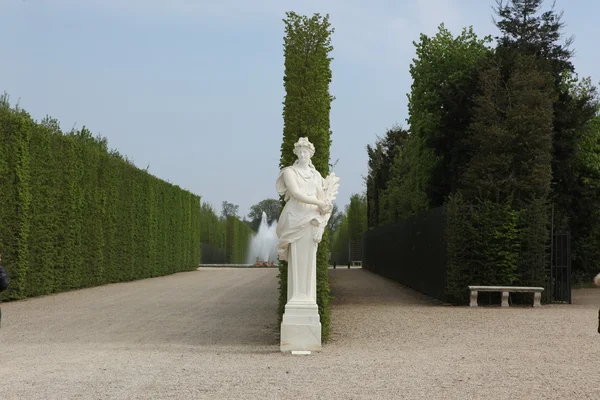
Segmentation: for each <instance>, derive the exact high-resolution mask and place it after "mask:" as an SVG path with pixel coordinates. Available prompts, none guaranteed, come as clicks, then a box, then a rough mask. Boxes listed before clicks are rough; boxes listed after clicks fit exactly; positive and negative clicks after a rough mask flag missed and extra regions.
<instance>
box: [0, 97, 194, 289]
mask: <svg viewBox="0 0 600 400" xmlns="http://www.w3.org/2000/svg"><path fill="white" fill-rule="evenodd" d="M0 198H1V199H2V207H0V247H1V248H2V261H3V264H4V266H5V267H6V269H7V270H8V272H9V274H10V276H11V287H10V289H9V290H8V291H6V292H4V293H3V294H2V296H3V298H4V299H23V298H26V297H32V296H39V295H44V294H49V293H55V292H61V291H66V290H71V289H78V288H84V287H90V286H96V285H102V284H105V283H111V282H122V281H130V280H135V279H144V278H149V277H154V276H160V275H166V274H171V273H174V272H180V271H188V270H193V269H194V268H196V267H197V265H198V263H199V260H200V246H199V243H200V198H199V196H196V195H194V194H192V193H190V192H188V191H185V190H183V189H181V188H179V187H178V186H175V185H172V184H170V183H167V182H165V181H162V180H160V179H158V178H156V177H155V176H153V175H150V174H149V173H148V172H146V171H144V170H140V169H138V168H136V167H135V166H134V165H133V164H132V163H131V162H129V161H128V160H126V159H124V158H123V157H122V156H120V155H119V154H118V153H116V152H109V151H108V150H107V146H106V141H105V140H104V139H98V138H94V137H93V136H92V135H91V133H90V132H89V131H88V130H87V129H85V128H83V129H81V130H80V131H77V132H70V133H66V134H64V133H62V132H61V131H60V129H59V127H58V123H57V122H56V121H54V120H51V119H48V118H47V119H45V120H43V121H42V122H40V123H37V122H34V121H33V120H32V118H31V117H30V116H29V115H28V114H27V113H26V112H25V111H23V110H19V109H13V108H11V107H10V105H9V103H8V99H7V96H4V97H2V98H1V99H0Z"/></svg>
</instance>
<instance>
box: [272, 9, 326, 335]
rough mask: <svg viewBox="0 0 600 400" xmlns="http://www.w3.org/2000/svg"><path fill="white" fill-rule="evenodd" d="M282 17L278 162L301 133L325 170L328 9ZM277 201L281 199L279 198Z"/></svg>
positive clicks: (320, 297) (322, 258) (289, 154)
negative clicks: (308, 14)
mask: <svg viewBox="0 0 600 400" xmlns="http://www.w3.org/2000/svg"><path fill="white" fill-rule="evenodd" d="M286 16H287V18H286V19H284V23H285V32H286V35H285V37H284V56H285V75H284V78H283V82H284V87H285V91H286V95H285V100H284V103H283V141H282V144H281V159H280V163H279V166H280V168H283V167H287V166H290V165H292V164H293V162H294V161H295V160H296V156H295V155H294V153H293V150H294V144H295V143H296V142H297V141H298V139H299V138H301V137H307V138H308V140H310V142H311V143H313V144H314V146H315V155H314V156H313V158H312V162H313V164H314V166H315V168H316V169H317V171H319V173H320V174H321V175H322V176H323V177H326V176H327V175H328V174H329V147H330V146H331V130H330V123H329V114H330V111H331V102H332V100H333V96H331V94H330V93H329V84H330V82H331V68H330V65H331V60H332V58H331V57H330V56H329V53H330V52H331V51H332V50H333V46H331V35H332V33H333V29H332V28H331V24H330V23H329V15H326V16H324V17H322V16H321V15H319V14H314V15H313V16H312V17H310V18H309V17H306V16H301V15H298V14H296V13H294V12H288V13H286ZM282 205H283V199H282ZM328 268H329V233H328V230H325V233H324V234H323V238H322V240H321V243H320V244H319V248H318V250H317V305H318V306H319V316H320V318H321V336H322V339H323V340H327V338H328V337H329V322H330V306H329V297H330V294H329V278H328ZM279 271H280V275H279V318H280V321H281V319H282V318H283V312H284V308H285V304H286V302H287V263H285V262H282V263H280V266H279Z"/></svg>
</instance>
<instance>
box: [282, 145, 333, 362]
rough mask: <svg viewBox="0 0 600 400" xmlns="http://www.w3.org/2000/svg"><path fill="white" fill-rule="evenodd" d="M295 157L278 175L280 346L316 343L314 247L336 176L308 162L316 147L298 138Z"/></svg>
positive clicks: (306, 346) (290, 347) (310, 347)
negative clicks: (283, 278) (283, 280)
mask: <svg viewBox="0 0 600 400" xmlns="http://www.w3.org/2000/svg"><path fill="white" fill-rule="evenodd" d="M294 154H296V156H297V157H298V160H296V162H294V165H292V166H289V167H285V168H283V169H282V170H281V172H280V173H279V177H278V178H277V183H276V187H277V192H278V193H279V195H283V196H284V199H285V201H286V204H285V207H284V208H283V211H282V212H281V215H280V217H279V221H278V223H277V237H278V239H279V242H278V245H277V255H278V256H279V259H280V260H282V261H287V262H288V281H287V304H286V306H285V312H284V315H283V322H282V324H281V350H282V351H306V350H308V351H310V350H319V349H320V348H321V322H320V319H319V312H318V308H317V301H316V300H317V299H316V290H317V268H316V256H317V246H318V244H319V242H320V241H321V238H322V237H323V232H324V230H325V228H326V226H327V221H328V220H329V217H331V211H332V208H333V206H332V203H333V200H334V199H335V196H336V195H337V192H338V188H339V184H338V181H339V178H338V177H337V176H335V174H334V173H331V174H330V175H329V176H327V178H326V179H323V178H322V177H321V174H320V173H319V172H318V171H317V170H316V169H315V167H314V166H313V165H312V162H311V160H310V159H311V157H312V156H313V155H314V154H315V147H314V146H313V144H312V143H310V142H309V141H308V139H307V138H305V137H303V138H300V140H298V142H297V143H296V144H295V145H294Z"/></svg>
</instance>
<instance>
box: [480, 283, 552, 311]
mask: <svg viewBox="0 0 600 400" xmlns="http://www.w3.org/2000/svg"><path fill="white" fill-rule="evenodd" d="M469 290H470V291H471V303H470V306H471V307H477V295H478V294H479V292H502V307H508V293H509V292H522V293H523V292H530V293H533V306H534V307H540V306H541V305H542V304H541V302H540V300H541V299H542V292H543V291H544V288H542V287H527V286H469Z"/></svg>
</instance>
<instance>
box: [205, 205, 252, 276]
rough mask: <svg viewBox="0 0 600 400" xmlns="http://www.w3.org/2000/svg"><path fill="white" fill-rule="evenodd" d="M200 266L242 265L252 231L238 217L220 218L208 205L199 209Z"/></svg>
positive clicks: (244, 261)
mask: <svg viewBox="0 0 600 400" xmlns="http://www.w3.org/2000/svg"><path fill="white" fill-rule="evenodd" d="M200 220H201V224H200V242H201V246H202V258H201V262H202V264H244V263H246V257H247V255H248V249H249V247H250V239H251V237H252V234H253V232H252V229H251V228H250V227H249V225H248V224H247V223H245V222H243V221H241V220H240V219H239V218H238V217H235V216H229V217H227V218H222V217H221V218H220V217H219V216H217V214H216V213H215V210H214V209H213V208H212V206H211V205H210V204H208V203H202V206H201V207H200Z"/></svg>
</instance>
